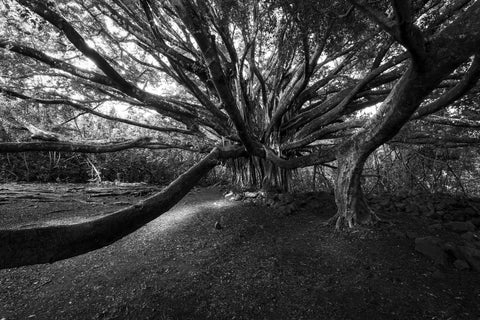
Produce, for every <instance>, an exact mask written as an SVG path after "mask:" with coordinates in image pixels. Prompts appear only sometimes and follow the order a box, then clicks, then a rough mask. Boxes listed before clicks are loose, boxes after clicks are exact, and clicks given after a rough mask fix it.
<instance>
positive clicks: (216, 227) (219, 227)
mask: <svg viewBox="0 0 480 320" xmlns="http://www.w3.org/2000/svg"><path fill="white" fill-rule="evenodd" d="M215 229H217V230H221V229H223V227H222V225H221V224H220V222H218V221H216V222H215Z"/></svg>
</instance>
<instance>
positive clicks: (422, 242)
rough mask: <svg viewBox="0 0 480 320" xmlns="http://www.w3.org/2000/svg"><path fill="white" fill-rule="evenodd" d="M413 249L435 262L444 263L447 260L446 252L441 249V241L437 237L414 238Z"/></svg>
mask: <svg viewBox="0 0 480 320" xmlns="http://www.w3.org/2000/svg"><path fill="white" fill-rule="evenodd" d="M415 250H416V251H418V252H420V253H422V254H423V255H425V256H426V257H428V258H430V259H432V260H433V262H434V263H435V264H438V265H445V264H446V262H447V254H446V252H445V251H444V249H443V246H442V241H441V240H440V239H439V238H437V237H432V236H428V237H423V238H416V239H415Z"/></svg>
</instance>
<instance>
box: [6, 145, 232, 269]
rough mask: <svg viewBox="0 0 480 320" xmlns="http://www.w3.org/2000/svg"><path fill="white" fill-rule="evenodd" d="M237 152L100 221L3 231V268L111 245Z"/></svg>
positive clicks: (217, 154) (214, 156)
mask: <svg viewBox="0 0 480 320" xmlns="http://www.w3.org/2000/svg"><path fill="white" fill-rule="evenodd" d="M235 152H236V150H231V151H227V152H222V151H221V150H220V149H218V148H215V149H214V150H213V151H212V152H210V154H209V155H208V156H206V157H205V158H204V159H203V160H202V161H200V162H199V163H197V164H196V165H195V166H193V167H192V168H190V169H189V170H188V171H187V172H185V173H184V174H182V175H181V176H180V177H178V178H177V179H176V180H175V181H173V182H172V183H171V184H170V185H169V186H168V187H166V188H165V189H164V190H162V191H161V192H160V193H157V194H155V195H154V196H152V197H150V198H147V199H146V200H143V201H141V202H139V203H137V204H135V205H133V206H130V207H127V208H125V209H122V210H119V211H116V212H114V213H111V214H108V215H106V216H103V217H101V218H97V219H92V220H88V221H86V222H81V223H75V224H56V225H46V226H35V227H28V228H19V229H9V230H5V229H4V230H0V268H12V267H18V266H23V265H30V264H37V263H52V262H54V261H57V260H61V259H65V258H69V257H73V256H76V255H79V254H82V253H86V252H89V251H92V250H95V249H98V248H102V247H104V246H107V245H109V244H110V243H112V242H114V241H117V240H118V239H120V238H122V237H124V236H126V235H128V234H130V233H132V232H133V231H135V230H137V229H138V228H140V227H142V226H143V225H145V224H146V223H148V222H149V221H152V220H153V219H155V218H157V217H159V216H160V215H161V214H163V213H164V212H166V211H167V210H169V209H170V208H171V207H173V206H174V205H175V204H176V203H177V202H178V201H180V200H181V199H182V198H183V197H184V196H185V195H186V194H187V193H188V192H189V191H190V189H191V188H192V187H194V186H195V185H196V184H197V183H198V181H199V180H200V179H201V178H202V177H204V176H205V175H206V174H207V173H208V172H209V171H210V170H211V169H212V168H214V167H215V166H216V165H217V163H218V160H219V159H222V158H225V157H229V156H232V155H234V156H235V155H237V154H236V153H235Z"/></svg>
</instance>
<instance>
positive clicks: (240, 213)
mask: <svg viewBox="0 0 480 320" xmlns="http://www.w3.org/2000/svg"><path fill="white" fill-rule="evenodd" d="M318 199H319V200H318V201H317V203H316V204H315V205H312V206H306V207H305V208H304V209H302V210H299V211H298V212H296V214H295V215H290V216H284V215H280V214H279V213H278V212H277V211H276V210H275V209H274V208H269V207H263V206H253V205H247V204H244V203H241V202H228V201H226V200H224V199H223V197H222V196H221V194H220V193H219V192H218V190H211V189H210V190H208V189H207V190H197V191H195V192H192V193H191V194H190V195H189V196H187V197H186V198H185V199H184V200H182V202H181V203H180V204H179V205H177V206H176V207H175V208H173V209H172V210H171V211H169V212H168V213H166V214H165V215H162V216H161V217H160V218H158V219H156V220H155V221H152V222H151V223H149V224H148V225H146V226H145V227H143V228H141V229H139V230H137V231H136V232H134V233H132V234H131V235H129V236H127V237H125V238H123V239H121V240H120V241H118V242H116V243H114V244H112V245H110V246H108V247H105V248H102V249H100V250H96V251H93V252H90V253H88V254H84V255H81V256H78V257H74V258H71V259H67V260H63V261H59V262H56V263H54V264H50V265H36V266H28V267H22V268H16V269H9V270H0V279H1V280H0V304H1V305H2V306H3V308H2V309H1V311H0V318H1V317H6V319H23V318H27V317H29V316H32V315H35V318H37V319H78V318H79V317H80V318H85V319H134V318H135V319H367V318H368V319H432V318H434V319H452V318H453V319H476V317H477V316H478V315H480V311H479V307H478V304H477V302H478V299H479V298H480V289H479V288H477V286H476V285H475V283H479V282H478V281H479V280H480V276H479V275H478V274H475V273H473V272H458V271H454V270H450V269H445V270H442V271H443V275H444V276H443V278H441V279H439V278H436V277H435V274H436V273H435V271H436V268H435V267H433V265H432V264H431V262H429V261H427V260H426V259H425V258H424V257H422V256H420V255H418V254H417V253H415V252H414V250H413V240H412V239H407V238H398V237H396V236H395V235H394V232H393V231H394V230H395V229H402V228H403V229H404V228H410V229H411V228H416V229H415V232H417V233H420V234H421V233H422V232H426V231H425V229H424V227H425V226H424V225H423V224H422V223H421V221H413V220H412V219H413V218H412V217H407V216H401V215H395V216H394V217H393V216H392V219H393V220H394V221H395V224H394V225H393V226H387V225H384V226H380V227H374V228H371V229H365V230H356V231H355V232H349V233H338V232H335V231H334V230H333V228H332V227H330V226H325V225H324V222H325V221H326V220H327V219H328V218H329V217H331V216H332V215H333V214H334V213H335V205H334V202H333V199H332V198H331V197H330V196H328V195H326V194H322V195H320V196H319V198H318ZM216 222H218V223H219V224H220V225H221V227H222V228H221V229H216V228H215V223H216ZM80 315H81V316H80Z"/></svg>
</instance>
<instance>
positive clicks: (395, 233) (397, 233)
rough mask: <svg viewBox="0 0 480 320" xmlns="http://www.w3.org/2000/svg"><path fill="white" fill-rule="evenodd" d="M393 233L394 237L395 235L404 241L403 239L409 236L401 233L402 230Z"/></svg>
mask: <svg viewBox="0 0 480 320" xmlns="http://www.w3.org/2000/svg"><path fill="white" fill-rule="evenodd" d="M392 233H393V235H394V236H395V237H397V238H402V239H403V238H406V237H407V235H406V234H405V233H404V232H402V231H400V230H393V231H392Z"/></svg>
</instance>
